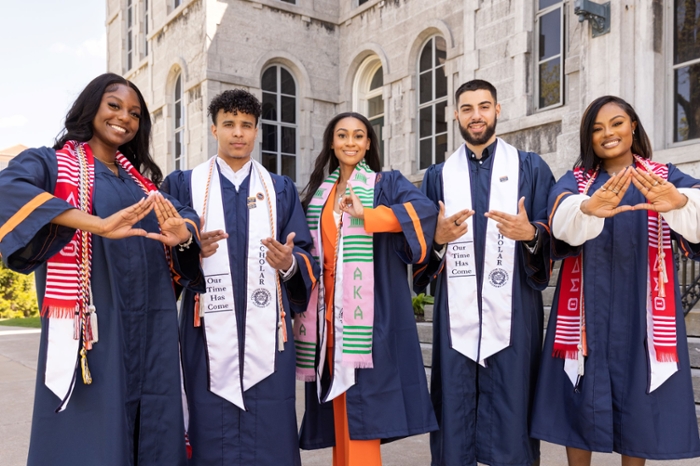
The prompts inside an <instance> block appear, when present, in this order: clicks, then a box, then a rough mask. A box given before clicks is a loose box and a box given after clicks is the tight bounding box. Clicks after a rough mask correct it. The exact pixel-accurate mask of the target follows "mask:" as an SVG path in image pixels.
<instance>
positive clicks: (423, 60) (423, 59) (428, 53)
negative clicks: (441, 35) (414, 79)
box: [418, 39, 433, 71]
mask: <svg viewBox="0 0 700 466" xmlns="http://www.w3.org/2000/svg"><path fill="white" fill-rule="evenodd" d="M431 63H433V39H430V40H429V41H428V43H427V44H425V47H423V52H421V54H420V62H419V65H418V70H419V71H426V70H429V69H430V68H432V66H431Z"/></svg>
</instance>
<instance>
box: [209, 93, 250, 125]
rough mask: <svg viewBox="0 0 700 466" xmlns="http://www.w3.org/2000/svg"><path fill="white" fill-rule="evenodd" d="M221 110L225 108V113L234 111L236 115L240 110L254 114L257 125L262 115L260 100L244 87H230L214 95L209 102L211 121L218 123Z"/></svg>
mask: <svg viewBox="0 0 700 466" xmlns="http://www.w3.org/2000/svg"><path fill="white" fill-rule="evenodd" d="M219 110H223V111H224V113H233V114H234V115H238V112H241V113H247V114H248V115H253V116H254V117H255V125H256V126H257V125H258V120H259V119H260V115H262V106H261V105H260V101H259V100H258V99H257V97H255V96H254V95H253V94H251V93H250V92H248V91H244V90H243V89H230V90H228V91H224V92H222V93H221V94H219V95H217V96H216V97H214V99H213V100H212V101H211V103H210V104H209V115H211V121H212V123H214V124H216V116H217V115H218V113H219Z"/></svg>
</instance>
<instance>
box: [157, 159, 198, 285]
mask: <svg viewBox="0 0 700 466" xmlns="http://www.w3.org/2000/svg"><path fill="white" fill-rule="evenodd" d="M189 181H190V180H189V177H188V176H186V174H185V172H182V171H180V170H176V171H174V172H173V173H171V174H170V175H168V176H167V177H166V178H165V180H164V181H163V183H162V184H161V186H160V191H161V192H162V193H163V195H164V196H165V197H166V198H167V199H168V200H169V201H170V202H172V204H173V206H174V207H175V208H176V209H177V211H178V213H179V214H180V216H181V217H182V218H183V219H185V223H186V225H187V229H188V230H189V231H190V233H191V234H192V244H190V246H189V247H188V248H186V249H184V250H182V251H180V247H179V246H175V247H172V248H170V251H171V254H170V256H171V257H172V261H173V262H172V269H171V272H172V275H173V280H174V281H175V284H176V285H177V287H178V292H179V291H180V290H181V289H182V288H188V289H190V290H192V291H195V292H197V293H203V292H204V291H206V288H205V286H204V274H203V272H202V267H201V260H200V257H199V253H200V251H201V243H200V240H201V238H200V228H199V224H200V221H199V216H198V215H197V212H195V210H194V209H193V208H192V207H191V206H192V197H191V195H190V182H189ZM178 295H179V293H178Z"/></svg>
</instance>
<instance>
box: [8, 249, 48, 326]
mask: <svg viewBox="0 0 700 466" xmlns="http://www.w3.org/2000/svg"><path fill="white" fill-rule="evenodd" d="M38 314H39V309H38V304H37V300H36V289H35V288H34V274H31V275H22V274H19V273H16V272H13V271H12V270H10V269H8V268H7V267H5V264H3V263H2V261H0V319H5V318H13V317H31V316H36V315H38Z"/></svg>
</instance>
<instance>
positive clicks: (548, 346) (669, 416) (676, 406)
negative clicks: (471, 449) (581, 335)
mask: <svg viewBox="0 0 700 466" xmlns="http://www.w3.org/2000/svg"><path fill="white" fill-rule="evenodd" d="M668 167H669V173H668V181H670V182H671V183H673V184H674V185H675V186H676V187H679V188H681V187H682V188H689V187H694V186H697V185H700V181H698V180H696V179H694V178H692V177H690V176H688V175H685V174H683V173H682V172H681V171H680V170H678V169H677V168H676V167H674V166H673V165H670V164H669V166H668ZM609 178H610V177H609V175H608V174H607V173H605V172H601V173H600V175H599V176H598V179H597V180H596V181H595V182H594V183H593V186H592V187H591V189H590V191H589V192H590V193H591V194H592V193H593V192H595V190H597V189H599V188H600V187H601V186H602V185H603V184H604V183H605V182H606V181H607V180H608V179H609ZM567 192H568V193H573V194H578V188H577V185H576V180H575V178H574V175H573V173H572V172H568V173H567V174H566V175H564V176H563V177H562V178H561V179H560V180H559V182H557V184H556V186H555V187H554V189H553V190H552V193H551V194H550V196H549V210H550V212H551V211H552V210H553V209H554V203H555V201H556V199H557V198H558V197H559V196H560V195H561V194H562V193H567ZM643 202H646V201H645V200H644V196H643V195H642V193H641V192H640V191H639V190H637V188H635V186H634V185H630V187H629V189H628V190H627V192H626V193H625V196H624V197H623V199H622V202H621V203H620V205H635V204H639V203H643ZM673 234H674V236H675V238H676V239H677V240H679V241H680V242H681V246H682V249H683V250H684V251H685V252H686V254H688V256H689V257H691V258H693V259H695V260H698V259H700V255H699V253H700V245H696V244H689V243H688V242H687V241H685V240H684V239H683V238H681V237H680V236H678V235H677V234H675V233H673ZM647 247H648V237H647V211H633V212H623V213H621V214H618V215H616V216H614V217H611V218H606V219H605V227H604V229H603V231H602V233H601V234H600V235H598V236H597V237H596V238H594V239H592V240H589V241H587V242H586V243H585V244H584V245H582V246H579V247H572V246H569V245H568V244H566V243H564V242H563V241H558V240H556V238H553V239H552V254H553V256H554V258H555V259H563V258H566V257H570V256H574V255H577V254H579V253H580V252H581V250H583V251H584V254H583V261H584V262H583V264H584V265H583V273H584V277H583V282H584V284H585V285H584V293H585V294H584V300H585V303H586V304H585V307H586V339H587V343H588V357H587V358H586V363H585V364H586V366H585V375H584V377H583V382H582V385H581V387H580V393H575V392H574V389H573V386H572V384H571V382H570V381H569V379H568V378H567V376H566V375H565V373H564V360H563V359H560V358H554V357H552V346H553V344H554V333H555V332H554V329H555V326H556V319H557V308H558V306H557V301H558V297H559V288H560V283H561V276H560V277H559V279H560V283H559V284H558V285H557V292H556V293H555V295H554V302H553V304H552V313H551V315H550V319H549V325H548V327H547V328H548V329H549V331H548V332H547V338H546V340H545V346H544V350H543V353H542V365H541V369H540V376H539V382H538V388H537V398H536V401H535V407H534V414H533V423H532V434H533V436H535V437H537V438H540V439H542V440H546V441H548V442H552V443H558V444H561V445H566V446H570V447H575V448H581V449H584V450H592V451H602V452H609V451H616V452H618V453H620V454H623V455H628V456H635V457H641V458H650V459H671V458H688V457H694V456H700V440H699V439H698V425H697V419H696V417H695V406H694V404H693V387H692V384H691V378H690V363H689V357H688V342H687V339H686V332H685V321H684V320H683V309H682V307H681V299H680V291H679V289H678V287H676V292H675V293H676V329H677V339H678V358H679V371H678V372H676V373H675V374H674V375H672V376H671V377H670V378H669V379H668V380H667V381H666V382H664V383H663V385H661V386H660V387H659V388H657V389H656V390H654V391H653V392H652V393H650V394H647V389H648V384H649V379H648V356H647V350H646V329H647V326H646V300H647V291H646V286H647V285H646V284H647V272H648V270H649V265H648V249H647ZM673 274H674V276H675V277H676V280H677V273H676V270H675V267H674V270H673Z"/></svg>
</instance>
